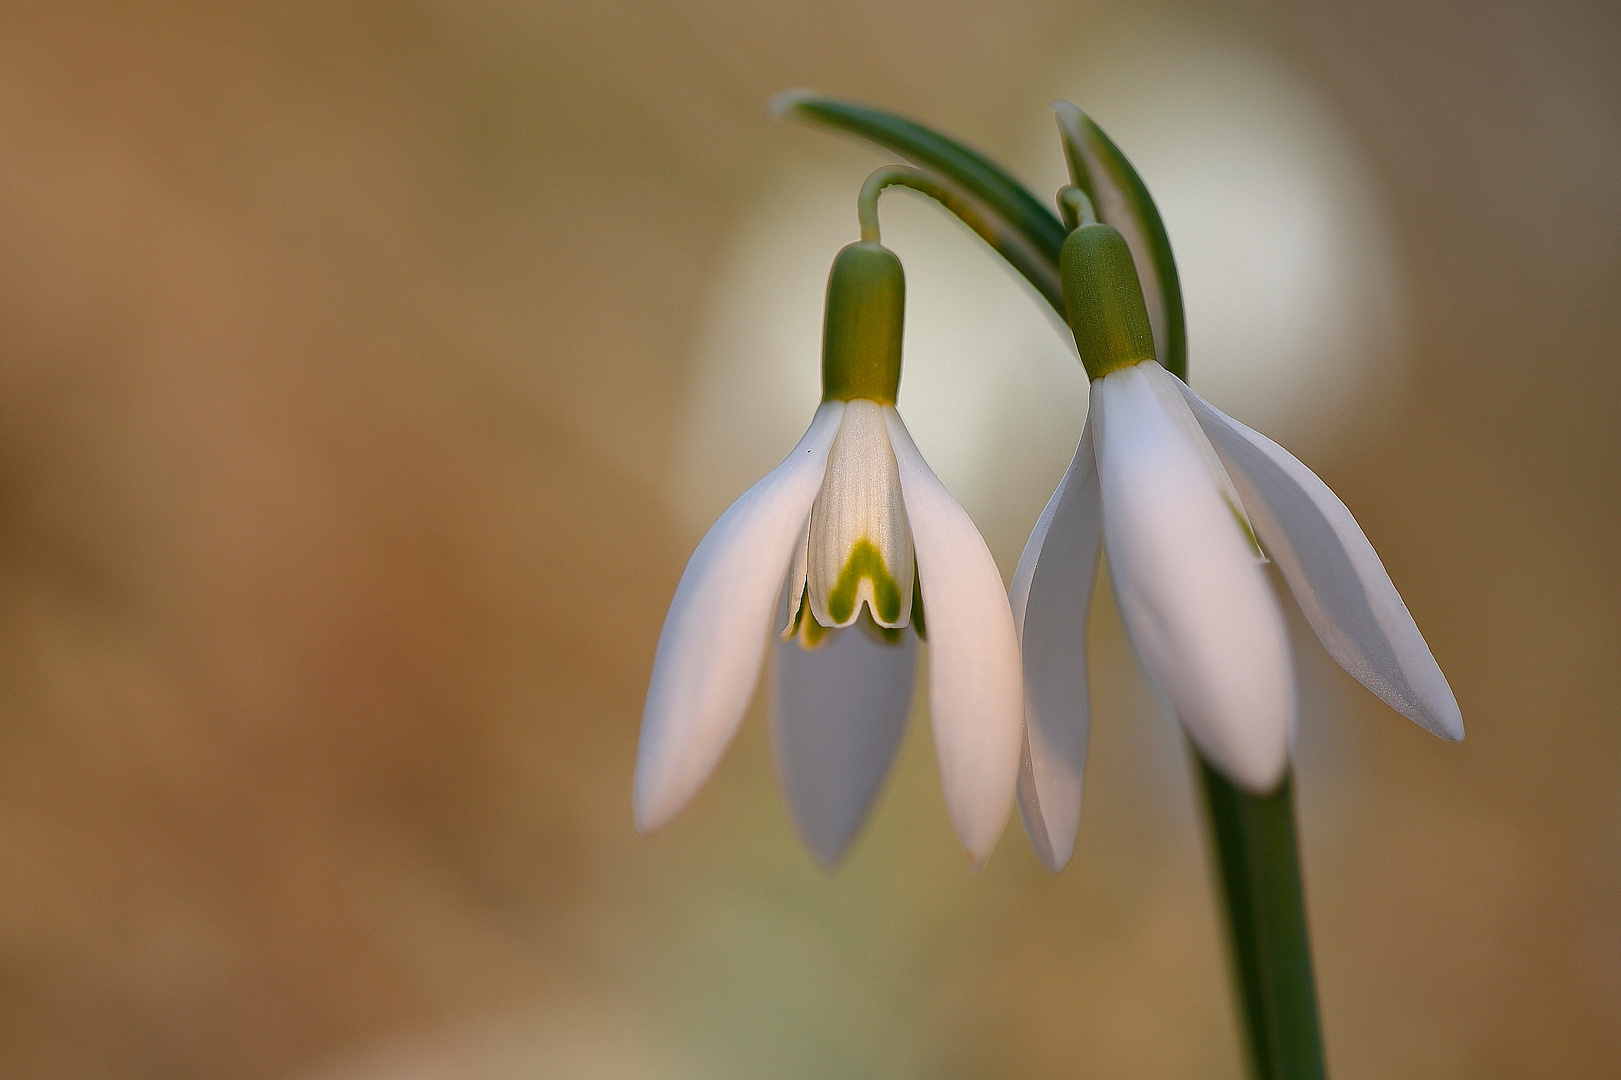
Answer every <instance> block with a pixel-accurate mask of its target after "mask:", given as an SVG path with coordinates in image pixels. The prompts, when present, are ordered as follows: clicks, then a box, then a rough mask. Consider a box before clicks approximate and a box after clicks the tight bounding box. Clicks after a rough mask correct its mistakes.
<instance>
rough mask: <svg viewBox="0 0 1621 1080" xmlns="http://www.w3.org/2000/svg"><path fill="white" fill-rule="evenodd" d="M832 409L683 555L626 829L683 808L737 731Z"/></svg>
mask: <svg viewBox="0 0 1621 1080" xmlns="http://www.w3.org/2000/svg"><path fill="white" fill-rule="evenodd" d="M843 414H844V405H843V403H842V402H827V403H824V404H823V405H822V407H821V408H819V409H817V410H816V417H815V418H814V419H813V420H812V421H811V425H810V429H809V430H808V431H806V432H805V437H804V438H802V439H800V440H799V445H797V446H795V447H794V449H793V451H792V452H791V453H789V455H788V456H787V457H786V458H785V459H783V462H782V464H781V465H778V466H777V467H776V468H775V469H773V470H772V471H771V472H770V473H769V474H768V475H767V476H766V477H765V479H763V480H761V481H760V482H759V483H757V484H755V485H754V486H753V487H751V488H749V490H748V491H746V492H744V493H743V496H742V497H741V498H740V499H738V500H737V501H736V502H735V503H733V504H732V505H731V507H730V508H728V509H727V511H726V513H724V514H722V515H721V517H720V520H719V521H717V522H715V524H714V525H713V526H712V527H711V528H710V530H709V532H708V533H707V534H706V535H705V536H704V538H703V541H702V542H701V543H699V545H698V550H697V551H694V552H693V553H692V559H691V560H690V561H688V563H687V569H686V571H685V572H684V573H683V574H682V575H681V583H680V584H679V585H678V586H676V590H675V599H674V600H673V601H671V603H670V612H669V614H668V615H666V616H665V617H664V629H663V631H662V632H661V633H660V634H659V645H658V651H657V653H656V654H655V655H654V657H653V679H652V683H651V685H649V686H648V689H647V705H646V707H645V708H644V709H643V710H642V741H641V747H640V749H639V750H638V751H637V755H636V800H635V801H636V827H637V828H638V829H640V830H641V831H642V832H650V831H652V830H653V829H656V828H658V827H659V826H661V825H663V824H664V823H665V822H667V821H669V820H670V819H671V818H672V817H674V816H675V815H676V813H677V812H678V811H679V810H680V809H681V808H682V807H683V806H685V805H686V803H687V800H689V799H691V798H692V796H693V795H694V794H695V793H696V792H697V791H698V789H699V788H700V787H702V786H703V783H704V781H705V780H707V779H709V774H710V773H711V772H713V771H714V768H715V765H716V764H717V763H718V762H719V761H720V756H721V754H722V753H724V752H725V750H726V745H727V744H728V743H729V742H731V740H732V736H733V735H735V734H736V733H737V725H738V724H739V723H740V722H741V721H742V719H743V713H744V711H745V710H746V709H747V708H748V705H749V698H750V697H752V696H753V694H754V684H755V682H756V681H757V680H758V678H759V674H760V662H761V660H763V659H764V657H765V647H766V640H767V636H768V635H769V634H770V633H771V631H772V630H773V629H774V627H773V626H772V623H773V622H774V619H773V616H774V615H775V614H776V612H777V610H778V609H777V603H778V600H779V599H780V597H781V595H782V586H783V576H784V574H786V572H787V570H788V564H789V560H790V558H791V557H792V555H793V547H794V544H795V543H796V542H798V541H800V540H801V539H802V538H803V537H804V535H805V522H806V520H807V518H808V517H809V515H810V506H811V501H812V500H813V499H815V498H816V492H817V489H818V488H819V487H820V486H821V483H822V473H823V471H824V469H825V468H826V467H827V449H828V447H829V446H831V445H832V443H833V436H834V434H835V433H836V432H837V431H838V428H839V418H840V417H841V416H842V415H843Z"/></svg>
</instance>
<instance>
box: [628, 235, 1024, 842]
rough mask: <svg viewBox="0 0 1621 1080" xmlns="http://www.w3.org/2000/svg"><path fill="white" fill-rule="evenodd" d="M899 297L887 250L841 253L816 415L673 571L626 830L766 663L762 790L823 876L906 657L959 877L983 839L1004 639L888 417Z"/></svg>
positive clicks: (887, 728)
mask: <svg viewBox="0 0 1621 1080" xmlns="http://www.w3.org/2000/svg"><path fill="white" fill-rule="evenodd" d="M903 298H904V284H903V280H902V279H901V278H900V264H899V262H898V260H895V258H894V256H893V255H892V254H890V253H889V252H888V251H887V250H885V249H884V248H882V247H879V246H878V245H877V244H852V245H850V246H849V247H847V248H846V249H845V250H844V251H842V252H841V253H840V256H839V259H838V260H837V261H836V262H835V263H834V270H833V274H832V276H831V278H830V280H829V286H828V314H827V337H826V341H825V344H824V361H823V386H824V400H823V402H822V405H821V407H820V408H818V409H817V411H816V415H815V417H814V419H813V420H812V421H811V425H810V429H809V430H808V431H806V433H805V436H804V437H803V438H802V439H801V440H800V441H799V444H798V445H797V446H795V447H794V449H793V451H792V452H791V453H790V454H789V455H788V457H787V458H786V459H784V461H783V462H782V464H781V465H779V466H777V468H776V469H774V470H773V471H772V472H771V473H770V474H769V475H767V476H766V477H765V479H763V480H761V481H760V482H759V483H757V484H755V485H754V487H752V488H750V489H749V490H748V491H747V492H746V493H744V495H743V496H742V497H741V498H740V499H738V500H737V502H735V503H733V504H732V506H731V508H730V509H728V510H727V511H726V513H725V514H723V515H722V516H721V518H720V520H719V521H717V522H716V523H715V525H714V526H713V527H712V528H711V529H710V530H709V532H708V534H707V535H706V536H705V537H704V538H703V541H702V542H701V543H700V544H699V545H698V549H697V551H695V552H694V553H693V556H692V559H691V561H690V562H689V563H688V564H687V569H686V572H685V573H684V574H683V575H682V577H681V582H680V584H679V585H678V586H677V588H676V594H675V599H674V601H673V602H672V603H671V605H670V611H669V614H668V615H667V616H666V618H665V622H664V629H663V632H662V633H661V634H660V637H659V644H658V651H657V654H656V656H655V658H654V662H653V676H652V683H651V685H650V687H649V689H648V694H647V705H646V708H645V710H644V712H643V715H642V736H641V747H640V751H639V754H638V757H637V765H636V784H635V807H636V824H637V827H638V828H639V829H640V830H641V831H643V832H649V831H651V830H653V829H657V828H659V827H660V826H662V825H663V824H665V823H666V822H667V821H669V820H670V819H671V818H672V817H674V816H675V815H676V813H678V812H679V811H680V810H681V808H682V807H683V806H685V805H686V803H687V802H688V801H689V800H690V799H691V798H692V797H693V795H694V794H695V793H696V792H697V791H698V789H699V788H700V787H702V786H703V784H704V782H705V781H706V780H707V779H708V777H709V776H710V774H711V773H712V772H713V771H714V769H715V766H716V765H717V764H718V762H719V760H720V758H721V756H722V754H723V753H724V752H725V749H726V746H727V744H728V743H729V742H730V741H731V739H732V737H733V735H734V734H735V733H736V731H737V728H738V726H739V724H740V723H741V721H742V719H743V715H744V713H745V712H746V710H747V708H748V704H749V701H750V699H751V698H752V696H753V693H754V688H755V684H756V682H757V680H758V677H759V673H760V669H761V667H762V664H763V662H764V659H765V654H766V652H767V649H768V648H769V649H770V650H771V652H772V658H773V667H774V673H773V674H774V678H773V680H772V690H771V715H772V732H773V741H774V745H775V751H776V757H777V770H778V775H779V778H780V780H781V783H782V786H783V789H784V793H785V795H786V797H787V801H788V805H789V809H790V811H791V814H792V817H793V820H794V824H795V826H796V828H797V829H798V831H799V834H800V836H801V838H802V839H803V840H804V842H805V844H806V846H807V847H808V848H809V849H810V851H811V852H812V854H813V855H814V856H815V857H816V859H817V860H818V861H819V862H820V863H821V864H822V865H823V866H825V867H832V866H833V865H835V864H836V863H837V862H838V861H839V860H840V859H841V858H842V856H843V855H844V853H845V851H846V850H847V849H848V847H849V845H850V843H851V841H852V840H853V838H854V837H855V834H856V832H857V831H858V830H859V828H860V825H861V823H862V821H863V820H864V819H865V817H866V815H867V812H868V809H869V808H870V806H871V805H872V802H873V799H874V798H875V796H876V795H877V792H878V789H879V787H880V785H881V784H882V781H883V779H884V776H885V774H886V773H887V772H888V770H889V766H890V763H891V761H892V760H893V758H894V755H895V751H896V748H897V747H898V746H899V743H900V738H901V734H902V730H903V728H904V726H905V721H906V715H907V712H908V710H909V706H910V702H911V696H912V680H913V672H914V668H915V666H916V659H917V643H918V641H919V640H924V641H926V643H927V645H928V648H929V654H930V663H929V673H930V674H929V711H930V715H931V720H932V724H933V728H934V740H935V745H936V748H937V752H938V757H939V764H940V772H941V778H942V781H943V784H944V788H945V795H946V802H947V804H948V807H949V809H950V813H951V819H952V824H953V826H954V827H955V829H956V832H957V835H958V838H959V839H960V840H961V842H962V844H963V846H964V848H966V850H967V852H968V855H969V858H970V860H971V862H972V863H973V864H974V865H975V866H978V865H979V864H980V863H982V862H983V861H984V859H985V858H986V857H987V856H988V855H989V854H990V851H991V849H992V847H993V846H994V845H995V843H996V840H997V838H998V837H999V836H1000V835H1001V832H1002V829H1003V827H1004V826H1005V824H1006V821H1007V817H1008V814H1009V813H1010V811H1011V809H1012V805H1013V796H1014V790H1015V785H1016V777H1017V773H1018V767H1019V752H1020V745H1021V742H1022V739H1023V715H1024V713H1023V704H1022V696H1021V695H1022V689H1021V680H1020V674H1019V646H1018V640H1017V636H1016V633H1015V630H1014V625H1013V617H1012V613H1011V611H1010V610H1009V606H1008V603H1007V596H1006V594H1005V593H1004V592H1003V589H1002V582H1001V577H1000V576H999V574H998V573H997V569H996V564H995V562H994V561H993V560H992V559H991V555H990V552H989V551H988V550H987V549H986V547H985V543H984V541H983V540H981V539H980V536H979V533H978V531H977V530H976V529H975V528H974V525H973V522H972V521H971V520H970V519H969V517H968V515H967V514H966V513H965V512H964V511H963V509H962V508H961V507H960V506H958V504H957V502H956V500H954V499H953V498H952V497H951V495H950V493H949V492H947V491H946V489H945V487H944V485H942V484H941V483H940V481H939V480H938V479H937V478H936V477H935V475H934V473H933V472H932V471H930V469H929V467H928V465H927V464H926V463H925V462H924V460H923V457H922V455H920V454H919V453H918V450H917V447H916V446H915V445H914V444H913V442H912V438H911V436H910V435H909V434H908V433H907V430H906V425H905V424H904V423H902V421H901V417H900V414H899V413H898V412H896V410H895V407H894V400H895V393H896V389H897V387H898V383H899V376H900V319H901V313H902V304H903ZM925 621H926V622H925ZM773 639H774V640H773Z"/></svg>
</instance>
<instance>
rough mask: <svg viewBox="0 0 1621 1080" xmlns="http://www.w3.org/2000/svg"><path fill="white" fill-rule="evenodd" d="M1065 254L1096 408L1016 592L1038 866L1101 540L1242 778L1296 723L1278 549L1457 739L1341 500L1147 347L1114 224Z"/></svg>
mask: <svg viewBox="0 0 1621 1080" xmlns="http://www.w3.org/2000/svg"><path fill="white" fill-rule="evenodd" d="M1071 191H1073V189H1071ZM1080 201H1081V202H1082V203H1085V199H1084V197H1083V198H1082V199H1081V200H1080ZM1062 270H1063V281H1064V291H1065V297H1066V300H1067V305H1068V309H1069V317H1070V324H1071V327H1072V329H1073V330H1074V333H1075V339H1076V344H1077V345H1078V346H1079V348H1080V352H1081V358H1082V360H1083V362H1084V363H1085V365H1086V368H1087V373H1088V375H1090V376H1091V378H1092V388H1091V394H1092V407H1091V414H1090V416H1089V418H1088V422H1087V426H1086V430H1085V431H1084V432H1083V433H1082V436H1081V444H1080V447H1079V448H1078V449H1077V451H1076V454H1075V459H1074V461H1073V463H1072V464H1071V466H1070V468H1069V471H1068V472H1067V473H1066V474H1065V476H1064V478H1063V480H1062V481H1061V482H1060V484H1059V486H1058V489H1057V491H1055V492H1054V494H1053V497H1052V499H1051V500H1050V501H1049V503H1048V505H1047V508H1046V510H1045V511H1044V512H1043V513H1042V515H1041V518H1040V520H1039V521H1038V522H1037V525H1036V528H1035V530H1034V531H1033V532H1032V534H1031V536H1030V541H1029V543H1028V544H1027V545H1026V547H1025V551H1024V555H1023V557H1022V558H1021V559H1020V562H1019V569H1018V571H1017V572H1016V574H1015V575H1014V581H1013V588H1012V601H1013V608H1014V615H1015V621H1016V622H1017V624H1018V626H1019V630H1020V636H1021V642H1022V649H1023V656H1024V674H1025V686H1026V724H1027V729H1026V753H1025V758H1024V762H1023V767H1022V769H1021V775H1020V785H1019V804H1020V810H1021V813H1022V815H1023V817H1024V821H1025V825H1026V829H1027V831H1028V832H1029V834H1030V836H1031V839H1032V842H1033V843H1034V845H1035V847H1036V850H1037V852H1038V854H1039V855H1040V856H1041V858H1042V860H1043V862H1045V863H1046V864H1047V865H1048V866H1049V867H1050V868H1052V869H1054V870H1057V869H1059V868H1061V867H1062V866H1063V865H1064V863H1065V862H1066V861H1067V860H1068V859H1069V855H1070V852H1071V850H1072V848H1073V846H1074V841H1075V832H1076V825H1077V821H1078V817H1079V811H1080V788H1081V773H1082V769H1083V767H1084V763H1085V756H1086V729H1087V725H1088V722H1089V706H1088V703H1087V693H1086V672H1085V658H1084V653H1085V642H1084V637H1083V636H1082V634H1083V632H1084V627H1085V625H1086V618H1087V612H1088V609H1089V607H1090V602H1091V589H1092V578H1093V575H1094V573H1095V570H1096V566H1097V560H1098V553H1099V550H1100V548H1101V549H1102V550H1104V551H1107V553H1108V565H1109V577H1110V581H1111V583H1112V584H1113V587H1114V591H1115V595H1116V598H1117V600H1118V602H1119V606H1120V612H1121V616H1122V618H1123V620H1124V622H1125V625H1126V631H1127V635H1128V637H1129V638H1130V640H1131V643H1132V647H1133V650H1134V651H1135V652H1136V654H1137V656H1138V659H1139V660H1140V661H1141V663H1142V666H1143V668H1144V670H1145V671H1146V672H1147V674H1148V677H1149V679H1150V681H1151V682H1152V683H1153V685H1154V686H1155V688H1156V689H1157V690H1158V691H1159V693H1160V694H1161V695H1162V696H1163V697H1164V699H1165V700H1166V701H1167V703H1168V704H1169V705H1170V707H1171V708H1172V709H1173V711H1175V713H1176V715H1177V716H1178V717H1179V718H1180V719H1181V721H1182V723H1183V725H1184V726H1185V727H1186V728H1187V731H1188V734H1189V736H1190V737H1191V738H1192V739H1193V741H1194V743H1195V745H1197V746H1198V748H1199V750H1200V752H1201V754H1202V755H1203V756H1204V757H1205V759H1206V760H1207V761H1209V762H1210V763H1211V764H1212V765H1213V766H1214V767H1215V768H1217V769H1218V770H1220V772H1221V773H1223V774H1224V775H1225V776H1226V777H1227V778H1228V779H1230V780H1231V781H1232V782H1233V783H1235V784H1237V785H1238V786H1239V787H1241V788H1243V789H1244V790H1246V791H1248V792H1250V793H1252V794H1256V795H1264V794H1266V793H1268V792H1271V791H1273V790H1275V789H1276V788H1277V787H1278V785H1279V784H1280V782H1281V781H1282V780H1283V778H1284V775H1285V771H1286V768H1287V764H1288V747H1289V739H1290V733H1291V730H1292V728H1293V725H1294V720H1295V687H1294V674H1293V664H1292V660H1291V657H1290V652H1289V640H1288V635H1287V633H1286V631H1285V627H1284V620H1283V615H1282V611H1281V608H1280V605H1279V598H1278V597H1277V596H1276V594H1275V593H1274V590H1273V588H1272V585H1271V582H1270V581H1269V579H1268V575H1267V572H1266V563H1267V562H1268V560H1269V559H1270V561H1272V562H1275V563H1276V564H1277V567H1278V569H1279V571H1281V573H1282V576H1283V578H1284V580H1285V581H1286V582H1287V583H1288V586H1289V591H1290V592H1291V593H1292V594H1293V596H1294V598H1295V600H1296V602H1297V603H1298V604H1299V605H1300V608H1301V611H1302V612H1303V613H1304V614H1305V616H1306V619H1307V621H1308V622H1310V624H1311V626H1312V628H1313V629H1314V630H1315V631H1316V632H1317V636H1318V638H1319V640H1321V641H1322V643H1323V645H1324V647H1325V648H1326V649H1327V650H1328V652H1329V654H1330V655H1331V656H1333V657H1334V659H1335V660H1336V661H1338V662H1339V663H1340V665H1341V666H1342V667H1344V668H1345V670H1346V671H1348V672H1350V673H1351V675H1352V676H1354V677H1355V678H1356V679H1357V680H1358V681H1360V682H1361V683H1362V684H1363V685H1364V686H1366V687H1368V689H1370V690H1372V691H1373V692H1374V693H1375V694H1377V695H1378V696H1379V697H1380V698H1381V699H1383V700H1384V701H1385V702H1386V703H1388V704H1389V705H1390V706H1391V707H1392V708H1394V709H1396V710H1397V711H1398V712H1400V713H1402V714H1403V715H1404V716H1407V717H1408V718H1410V719H1412V720H1413V721H1415V722H1416V723H1418V724H1420V725H1421V726H1423V727H1424V728H1425V729H1426V730H1428V731H1431V732H1433V733H1434V734H1436V735H1439V736H1441V737H1442V738H1445V739H1450V740H1458V739H1462V738H1463V721H1462V718H1461V716H1460V715H1459V711H1458V705H1457V702H1456V700H1455V699H1454V698H1453V696H1452V691H1451V689H1450V688H1449V687H1448V686H1447V682H1446V678H1445V677H1444V676H1443V675H1442V674H1441V670H1440V668H1439V667H1437V666H1436V663H1435V659H1434V657H1433V656H1432V655H1431V654H1430V650H1429V647H1428V646H1427V645H1426V644H1425V643H1424V638H1423V637H1422V635H1420V634H1419V631H1418V628H1417V626H1415V625H1414V623H1413V619H1412V616H1410V615H1409V614H1408V612H1407V608H1406V606H1405V605H1404V604H1403V603H1402V601H1401V597H1400V596H1398V595H1397V593H1396V589H1395V586H1394V585H1392V584H1391V581H1390V577H1389V575H1388V574H1387V573H1386V572H1385V569H1384V566H1383V565H1382V564H1381V563H1380V561H1379V557H1378V555H1376V554H1375V553H1374V550H1373V547H1372V545H1371V544H1369V543H1368V540H1367V537H1366V536H1364V535H1363V533H1362V530H1361V528H1360V527H1359V526H1358V525H1357V523H1356V521H1355V519H1354V518H1352V516H1351V513H1350V511H1349V510H1347V509H1346V508H1345V504H1344V503H1342V502H1341V501H1340V500H1339V499H1338V498H1337V497H1336V496H1335V495H1334V493H1333V492H1332V491H1330V490H1329V489H1328V487H1327V485H1325V484H1324V483H1323V482H1322V481H1321V480H1319V479H1318V478H1317V477H1316V476H1315V475H1314V474H1313V473H1312V472H1311V471H1310V470H1309V469H1307V468H1306V467H1305V466H1304V465H1302V464H1301V463H1300V462H1299V461H1298V460H1297V459H1295V458H1294V457H1293V456H1292V455H1290V454H1289V452H1288V451H1286V450H1284V449H1283V448H1282V447H1280V446H1278V445H1277V444H1276V443H1274V442H1272V441H1271V440H1270V439H1267V438H1266V437H1265V436H1263V435H1260V434H1258V433H1257V432H1255V431H1252V430H1251V429H1249V428H1247V427H1245V426H1244V425H1243V424H1240V423H1239V422H1238V421H1236V420H1234V419H1232V418H1231V417H1229V416H1227V415H1225V414H1224V413H1222V412H1221V411H1220V410H1219V409H1216V408H1215V407H1214V406H1212V405H1211V404H1210V403H1209V402H1207V401H1205V400H1204V399H1203V398H1201V397H1199V395H1197V394H1195V393H1194V392H1193V391H1192V390H1190V389H1189V388H1188V387H1187V385H1186V384H1184V383H1183V382H1182V381H1181V380H1180V379H1178V378H1176V377H1175V376H1173V375H1171V374H1170V373H1169V372H1167V371H1166V370H1165V369H1164V368H1163V367H1161V366H1160V365H1159V363H1158V362H1157V361H1156V360H1155V358H1154V338H1153V335H1152V332H1151V330H1150V323H1149V317H1148V312H1147V308H1146V306H1145V305H1144V303H1143V298H1142V289H1141V287H1140V285H1139V283H1138V278H1137V273H1136V269H1135V267H1134V263H1133V260H1132V257H1131V253H1130V251H1129V250H1128V248H1127V245H1126V242H1125V240H1124V239H1122V237H1121V235H1120V233H1119V232H1117V231H1116V230H1115V229H1113V228H1112V227H1110V226H1109V225H1104V224H1098V223H1096V222H1095V221H1084V222H1083V223H1082V224H1081V225H1080V227H1079V228H1077V229H1076V230H1075V231H1074V232H1072V233H1071V234H1070V237H1069V239H1068V240H1066V241H1065V244H1064V249H1063V261H1062Z"/></svg>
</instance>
